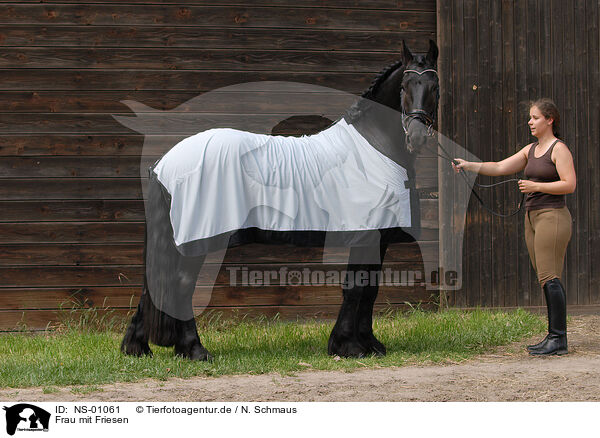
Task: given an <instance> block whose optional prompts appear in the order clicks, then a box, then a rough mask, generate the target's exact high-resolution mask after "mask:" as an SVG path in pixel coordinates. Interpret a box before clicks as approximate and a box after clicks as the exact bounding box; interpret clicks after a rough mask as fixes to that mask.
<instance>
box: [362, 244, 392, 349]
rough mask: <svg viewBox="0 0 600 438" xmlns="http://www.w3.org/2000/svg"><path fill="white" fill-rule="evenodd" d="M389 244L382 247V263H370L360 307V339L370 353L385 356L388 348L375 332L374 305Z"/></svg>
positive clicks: (380, 259)
mask: <svg viewBox="0 0 600 438" xmlns="http://www.w3.org/2000/svg"><path fill="white" fill-rule="evenodd" d="M386 250H387V245H383V244H382V245H381V247H380V258H379V261H380V263H377V264H372V265H369V280H370V282H369V284H368V285H367V286H366V287H365V289H364V290H363V292H362V295H361V299H360V304H359V307H358V339H359V340H360V342H361V343H362V344H363V345H364V346H365V347H367V349H368V350H369V353H373V354H376V355H377V356H385V354H386V348H385V345H383V344H382V343H381V342H380V341H379V340H378V339H377V338H376V337H375V335H374V334H373V305H374V304H375V300H376V299H377V294H378V292H379V280H380V278H379V276H380V274H381V265H382V264H383V259H384V257H385V252H386Z"/></svg>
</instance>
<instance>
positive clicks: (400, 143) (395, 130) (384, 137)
mask: <svg viewBox="0 0 600 438" xmlns="http://www.w3.org/2000/svg"><path fill="white" fill-rule="evenodd" d="M380 112H381V111H369V110H367V111H364V112H363V113H362V114H361V115H360V117H358V118H356V119H354V120H353V121H352V125H353V126H354V127H355V128H356V130H357V131H358V132H359V133H360V134H361V135H362V136H363V137H364V138H365V140H367V141H368V142H369V144H370V145H371V146H373V147H374V148H375V149H377V150H378V151H379V152H381V153H382V154H383V155H385V156H387V157H388V158H390V159H391V160H392V161H395V162H396V163H398V164H399V165H401V166H402V167H404V168H405V169H407V170H412V169H413V167H414V158H413V156H412V155H411V154H410V153H409V152H408V150H407V149H406V134H405V133H404V131H403V129H402V123H401V120H400V119H399V118H398V120H396V118H395V115H394V114H393V110H391V109H390V110H389V115H388V111H387V110H386V111H385V113H386V114H385V115H383V116H382V115H381V114H378V113H380Z"/></svg>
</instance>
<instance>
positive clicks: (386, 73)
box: [361, 61, 402, 99]
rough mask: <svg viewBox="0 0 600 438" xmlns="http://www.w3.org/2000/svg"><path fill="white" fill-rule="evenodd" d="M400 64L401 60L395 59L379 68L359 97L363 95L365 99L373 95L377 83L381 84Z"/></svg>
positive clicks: (377, 85)
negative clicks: (381, 68)
mask: <svg viewBox="0 0 600 438" xmlns="http://www.w3.org/2000/svg"><path fill="white" fill-rule="evenodd" d="M401 65H402V61H396V62H394V63H392V64H390V65H388V66H387V67H385V68H384V69H383V70H381V71H380V72H379V73H378V74H377V76H375V79H373V81H372V82H371V85H369V88H368V89H367V91H365V92H364V93H363V94H362V95H361V97H365V98H367V99H369V98H371V97H373V96H374V94H375V91H377V88H378V87H379V85H381V84H382V83H383V82H384V81H385V80H386V79H387V78H388V77H389V76H390V75H391V74H392V73H393V72H394V71H396V69H398V68H399V67H400V66H401Z"/></svg>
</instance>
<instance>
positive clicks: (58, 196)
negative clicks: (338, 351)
mask: <svg viewBox="0 0 600 438" xmlns="http://www.w3.org/2000/svg"><path fill="white" fill-rule="evenodd" d="M433 178H434V177H433V176H432V178H418V179H417V184H416V185H417V189H427V190H425V191H424V192H423V193H422V194H421V198H429V199H435V198H436V197H437V184H435V181H434V179H433ZM435 180H437V177H435ZM141 183H142V180H140V178H68V179H64V178H56V179H54V178H35V179H16V178H14V179H10V178H8V179H0V201H13V200H14V201H17V200H19V201H21V200H22V201H24V200H28V201H37V200H40V201H41V200H71V199H92V200H95V199H112V200H116V199H132V200H139V199H142V189H141ZM434 184H435V185H434ZM40 187H44V191H40ZM432 190H435V191H436V192H432Z"/></svg>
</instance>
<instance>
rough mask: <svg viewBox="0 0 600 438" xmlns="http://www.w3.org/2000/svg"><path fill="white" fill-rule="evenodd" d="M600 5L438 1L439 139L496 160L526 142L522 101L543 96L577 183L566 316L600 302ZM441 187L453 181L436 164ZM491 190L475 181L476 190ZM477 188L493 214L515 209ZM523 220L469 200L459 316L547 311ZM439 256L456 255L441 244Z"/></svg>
mask: <svg viewBox="0 0 600 438" xmlns="http://www.w3.org/2000/svg"><path fill="white" fill-rule="evenodd" d="M599 9H600V2H599V1H598V0H577V1H575V0H566V1H555V0H553V1H545V0H527V1H525V0H518V1H493V2H481V1H476V0H464V1H463V0H460V1H458V0H454V1H438V39H439V40H440V45H441V55H440V56H441V60H440V64H441V65H440V69H441V74H442V78H441V82H442V90H443V91H442V101H441V122H440V124H441V132H442V133H443V134H444V135H446V136H448V137H450V138H452V139H453V140H454V141H456V142H457V143H458V144H460V145H463V147H465V148H466V149H467V150H469V151H470V152H472V153H473V154H475V155H476V156H478V157H479V158H480V159H481V160H482V161H498V160H501V159H503V158H505V157H507V156H509V155H512V154H514V153H515V152H517V150H519V149H520V148H521V147H523V146H525V145H526V144H528V143H530V142H532V141H534V140H535V138H533V137H531V136H530V134H529V130H528V127H527V119H528V109H529V108H528V102H529V101H531V100H535V99H536V98H538V97H551V98H552V99H554V100H555V102H556V103H557V104H558V107H559V110H560V111H561V117H562V122H561V132H562V135H563V138H564V140H565V141H566V143H567V145H568V146H569V147H570V149H571V151H572V153H573V157H574V160H575V168H576V171H577V177H578V186H577V190H576V192H575V194H573V195H568V196H567V204H568V208H569V210H570V211H571V214H572V216H573V220H574V222H573V236H572V238H571V242H570V244H569V247H568V250H567V257H566V262H565V271H564V274H563V277H564V283H565V286H566V289H567V298H568V304H569V306H571V308H573V309H575V308H580V309H585V308H586V306H587V307H588V308H596V309H597V308H598V306H597V305H598V304H600V287H599V286H600V268H599V267H598V265H597V263H595V261H597V260H599V258H598V256H599V255H600V254H599V251H600V229H599V228H598V225H600V203H599V201H598V196H597V192H596V190H597V188H598V187H599V183H600V181H599V179H600V176H599V172H598V169H599V165H600V157H599V155H598V145H599V144H600V132H599V126H600V111H599V106H600V102H599V98H600V88H599V87H600V85H599V84H600V61H599V59H600V56H599V32H598V26H599V24H600V14H599ZM439 175H440V187H450V186H451V185H452V184H462V181H460V180H457V179H456V177H455V176H454V175H453V172H452V171H451V170H450V169H448V167H447V165H444V163H441V164H440V173H439ZM492 180H493V181H499V179H492V178H489V177H485V176H484V177H479V178H478V181H479V182H481V183H486V182H491V181H492ZM501 187H502V188H501V189H499V190H496V191H493V190H491V191H490V190H486V189H481V190H479V192H480V193H481V195H482V198H483V199H484V200H485V201H486V202H487V203H488V205H492V206H493V208H494V209H495V210H496V211H504V212H508V211H514V208H515V207H516V205H517V203H518V200H519V197H520V194H519V192H518V190H517V189H516V187H515V185H505V186H501ZM440 197H441V200H440V215H441V216H440V217H441V219H440V224H441V225H440V227H441V228H442V229H444V228H445V227H449V226H451V225H448V224H451V213H452V206H451V205H450V204H449V202H450V200H449V199H445V198H444V191H443V189H442V192H441V193H440ZM523 221H524V212H521V213H520V214H518V215H517V216H516V217H513V218H509V219H501V218H496V217H493V216H491V215H490V214H488V213H487V212H485V211H484V210H483V209H482V208H481V207H480V205H479V204H478V202H477V201H476V200H475V199H474V197H472V198H471V201H470V204H469V208H468V212H467V228H466V231H465V239H464V256H463V263H464V265H463V268H464V269H463V278H464V281H463V289H462V290H461V291H457V292H455V293H450V294H449V295H450V303H451V304H454V305H456V306H460V307H473V306H494V307H515V306H526V307H529V306H531V307H536V306H545V304H544V300H543V293H542V292H541V290H540V287H539V285H538V283H537V280H536V276H535V273H534V271H533V269H532V268H531V267H530V261H529V257H528V254H527V248H526V246H525V241H524V235H523V234H524V226H523ZM441 246H442V247H443V249H441V253H442V257H444V255H445V256H446V257H449V256H450V254H452V251H453V250H455V248H453V245H452V241H451V239H446V240H444V239H443V240H442V242H441Z"/></svg>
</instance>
